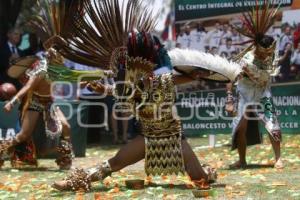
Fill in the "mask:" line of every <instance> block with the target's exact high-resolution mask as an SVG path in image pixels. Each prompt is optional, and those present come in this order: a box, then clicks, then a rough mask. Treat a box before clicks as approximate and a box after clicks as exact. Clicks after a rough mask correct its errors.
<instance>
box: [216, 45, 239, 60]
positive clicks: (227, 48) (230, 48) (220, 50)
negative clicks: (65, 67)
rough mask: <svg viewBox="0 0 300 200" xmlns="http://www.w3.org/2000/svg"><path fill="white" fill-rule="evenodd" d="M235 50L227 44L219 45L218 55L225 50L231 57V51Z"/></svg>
mask: <svg viewBox="0 0 300 200" xmlns="http://www.w3.org/2000/svg"><path fill="white" fill-rule="evenodd" d="M234 51H236V48H235V47H234V46H233V45H231V46H229V47H228V46H227V45H222V46H220V49H219V55H221V53H223V52H225V53H227V55H228V57H231V53H232V52H234Z"/></svg>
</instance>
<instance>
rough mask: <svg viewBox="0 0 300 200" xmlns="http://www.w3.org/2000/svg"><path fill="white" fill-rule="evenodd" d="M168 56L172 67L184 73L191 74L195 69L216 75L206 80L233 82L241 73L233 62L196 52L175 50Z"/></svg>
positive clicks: (237, 65) (239, 68) (239, 67)
mask: <svg viewBox="0 0 300 200" xmlns="http://www.w3.org/2000/svg"><path fill="white" fill-rule="evenodd" d="M168 54H169V56H170V58H171V62H172V65H173V67H176V68H177V69H180V70H181V71H184V72H186V73H189V72H191V71H192V70H193V69H195V67H199V68H203V69H207V70H210V71H213V72H217V73H218V74H213V75H211V76H209V77H207V79H211V80H219V81H228V80H230V81H234V80H235V79H236V77H237V76H238V75H239V74H240V73H241V71H242V67H241V66H240V65H239V64H237V63H235V62H231V61H228V60H227V59H225V58H222V57H220V56H214V55H212V54H209V53H204V52H200V51H197V50H188V49H178V48H176V49H174V50H171V51H169V52H168ZM222 75H223V76H225V77H223V76H222ZM226 79H227V80H226Z"/></svg>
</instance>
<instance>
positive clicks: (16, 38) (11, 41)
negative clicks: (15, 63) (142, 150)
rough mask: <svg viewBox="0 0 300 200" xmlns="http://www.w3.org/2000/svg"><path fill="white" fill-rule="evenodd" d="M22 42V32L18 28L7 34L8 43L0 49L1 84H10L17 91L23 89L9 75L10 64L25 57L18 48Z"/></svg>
mask: <svg viewBox="0 0 300 200" xmlns="http://www.w3.org/2000/svg"><path fill="white" fill-rule="evenodd" d="M20 40H21V31H20V30H19V29H17V28H13V29H10V30H9V31H8V33H7V42H5V43H4V44H3V45H1V48H0V83H4V82H9V83H12V84H14V85H15V87H16V88H17V89H20V88H21V85H20V83H19V82H18V81H17V80H15V79H12V78H10V77H9V76H8V75H7V70H8V68H9V66H10V62H11V61H12V60H15V59H17V58H19V57H22V56H23V52H22V51H21V50H20V49H19V48H18V45H19V43H20Z"/></svg>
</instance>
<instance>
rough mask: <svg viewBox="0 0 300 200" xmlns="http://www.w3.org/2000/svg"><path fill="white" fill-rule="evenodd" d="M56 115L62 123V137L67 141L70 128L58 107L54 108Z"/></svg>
mask: <svg viewBox="0 0 300 200" xmlns="http://www.w3.org/2000/svg"><path fill="white" fill-rule="evenodd" d="M56 114H57V117H58V119H59V120H60V121H61V123H62V136H63V138H64V139H66V140H69V139H70V137H71V126H70V124H69V122H68V120H67V119H66V117H65V115H64V113H63V112H62V111H61V110H60V108H59V107H56Z"/></svg>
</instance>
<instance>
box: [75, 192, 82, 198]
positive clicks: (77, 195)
mask: <svg viewBox="0 0 300 200" xmlns="http://www.w3.org/2000/svg"><path fill="white" fill-rule="evenodd" d="M75 199H76V200H83V199H84V192H76V197H75Z"/></svg>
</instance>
